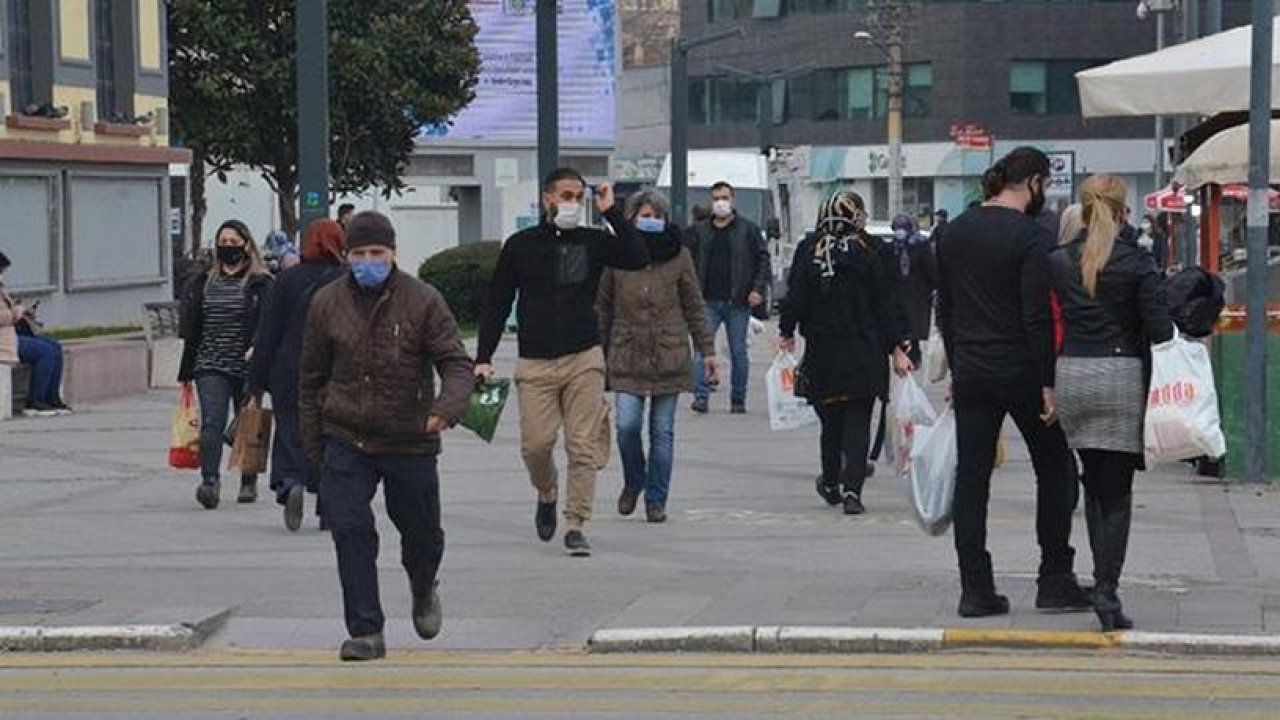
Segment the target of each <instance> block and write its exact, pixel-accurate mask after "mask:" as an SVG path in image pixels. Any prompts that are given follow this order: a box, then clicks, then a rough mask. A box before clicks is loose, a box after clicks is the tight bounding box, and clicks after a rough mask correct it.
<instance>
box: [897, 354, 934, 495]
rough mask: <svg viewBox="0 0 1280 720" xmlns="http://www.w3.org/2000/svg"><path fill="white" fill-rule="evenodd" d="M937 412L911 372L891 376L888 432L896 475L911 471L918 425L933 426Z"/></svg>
mask: <svg viewBox="0 0 1280 720" xmlns="http://www.w3.org/2000/svg"><path fill="white" fill-rule="evenodd" d="M937 417H938V414H937V413H936V412H935V411H934V409H933V404H932V403H930V402H929V398H928V397H927V396H925V394H924V390H923V389H922V388H921V387H920V384H919V383H917V382H916V380H915V378H914V377H912V376H911V375H907V376H906V377H901V378H900V377H898V376H897V375H894V376H893V379H892V380H891V381H890V390H889V420H890V426H889V433H890V437H891V439H892V441H891V442H890V447H892V448H893V453H892V454H891V455H890V457H892V458H893V467H894V470H896V471H897V473H898V474H899V475H904V476H905V475H906V474H907V473H908V472H910V470H911V448H912V446H913V444H914V443H915V438H916V434H917V431H918V429H919V428H920V427H923V426H928V425H932V424H933V422H934V420H936V419H937Z"/></svg>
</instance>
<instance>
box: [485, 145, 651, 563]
mask: <svg viewBox="0 0 1280 720" xmlns="http://www.w3.org/2000/svg"><path fill="white" fill-rule="evenodd" d="M586 189H587V183H586V181H585V180H583V178H582V176H581V175H580V174H578V172H577V171H575V170H572V169H568V168H562V169H559V170H555V171H553V172H552V173H551V174H550V175H548V176H547V178H546V179H545V180H544V181H543V183H542V204H543V208H544V211H545V212H544V220H543V222H542V224H540V225H538V226H537V227H533V228H529V229H527V230H522V231H521V232H518V233H516V234H515V235H512V236H511V237H510V238H508V239H507V242H506V244H505V245H503V247H502V254H501V255H500V256H499V257H498V265H497V267H496V268H495V269H494V273H493V280H492V282H491V283H490V285H489V297H488V300H487V302H486V303H485V310H484V313H483V315H482V318H481V323H480V343H479V348H478V351H477V353H476V375H477V376H478V377H481V378H488V377H489V376H491V375H492V374H493V366H492V362H493V353H494V351H495V350H497V348H498V341H499V340H500V339H501V338H502V330H503V328H504V327H505V325H506V322H507V317H508V315H509V314H510V312H511V304H512V303H513V302H515V299H516V294H517V292H518V293H519V298H520V300H519V303H518V304H517V307H516V319H517V321H518V325H519V342H520V361H519V363H518V364H517V365H516V375H515V379H516V387H517V388H518V390H519V394H520V453H521V455H522V456H523V458H524V463H525V467H527V468H528V470H529V479H530V480H531V481H532V483H533V486H534V487H535V488H536V489H537V491H538V507H537V512H536V514H535V517H534V523H535V526H536V528H537V531H538V537H539V538H541V539H542V540H543V541H544V542H547V541H550V540H551V538H553V537H555V534H556V504H557V501H558V498H559V484H558V481H557V471H556V464H555V458H554V456H553V454H552V453H553V451H554V450H555V446H556V438H557V436H558V435H559V434H560V428H561V426H563V427H564V436H565V449H566V450H567V451H568V455H569V468H568V475H569V482H568V485H569V487H568V501H567V503H566V504H565V510H564V518H565V524H566V526H567V528H566V532H565V536H564V544H565V549H566V550H567V551H568V552H569V554H570V555H574V556H579V557H585V556H587V555H590V554H591V546H590V545H589V544H588V543H587V539H586V536H585V535H583V533H582V527H583V525H584V524H585V523H586V522H587V520H588V519H590V516H591V505H592V503H593V501H594V499H595V489H596V473H598V472H599V470H600V464H599V457H598V452H599V450H600V447H599V438H600V431H601V422H603V421H604V418H605V413H606V412H607V406H606V405H605V399H604V368H605V366H604V352H603V351H602V349H601V338H600V327H599V324H598V320H597V317H596V312H595V303H596V293H597V289H598V287H599V284H600V274H601V272H602V271H603V270H604V268H605V267H616V268H620V269H623V270H639V269H641V268H643V267H645V266H646V265H648V263H649V252H648V250H647V249H646V247H645V244H644V241H643V239H641V238H640V237H639V236H638V235H637V234H636V233H635V232H633V230H632V228H631V226H630V224H629V223H628V222H627V221H626V219H625V218H624V217H623V215H622V210H621V209H620V208H619V207H617V205H616V204H615V203H614V197H613V188H612V186H611V185H610V184H609V183H602V184H601V185H600V186H598V187H597V188H596V193H595V202H596V208H597V209H598V210H599V211H600V213H601V214H602V215H604V219H605V220H606V221H608V223H609V225H610V226H611V227H612V228H613V231H614V232H615V233H617V234H616V236H615V235H612V234H610V233H608V232H605V231H604V230H600V229H597V228H590V227H583V226H582V218H583V214H584V208H583V207H582V203H583V200H584V199H585V197H586Z"/></svg>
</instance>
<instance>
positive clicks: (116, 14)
mask: <svg viewBox="0 0 1280 720" xmlns="http://www.w3.org/2000/svg"><path fill="white" fill-rule="evenodd" d="M93 50H94V59H95V64H96V66H97V74H98V79H97V83H98V88H97V89H98V98H97V99H98V119H99V120H102V121H106V122H132V121H133V88H134V77H133V70H134V68H133V65H134V58H133V6H132V4H131V2H130V1H129V0H94V3H93Z"/></svg>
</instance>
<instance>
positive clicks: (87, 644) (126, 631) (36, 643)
mask: <svg viewBox="0 0 1280 720" xmlns="http://www.w3.org/2000/svg"><path fill="white" fill-rule="evenodd" d="M233 612H235V608H227V609H226V610H223V611H222V612H219V613H217V614H214V615H210V616H209V617H206V618H204V619H201V620H197V621H195V622H184V623H179V624H176V625H75V626H68V627H48V626H40V625H25V626H10V627H0V652H31V653H35V652H74V651H90V650H149V651H153V652H186V651H189V650H194V649H196V648H198V647H200V646H201V645H203V644H204V642H205V641H206V640H208V639H209V638H210V637H211V636H212V635H213V634H214V633H216V632H217V631H218V630H221V629H222V626H223V625H225V624H226V622H227V619H228V618H230V617H231V614H232V613H233Z"/></svg>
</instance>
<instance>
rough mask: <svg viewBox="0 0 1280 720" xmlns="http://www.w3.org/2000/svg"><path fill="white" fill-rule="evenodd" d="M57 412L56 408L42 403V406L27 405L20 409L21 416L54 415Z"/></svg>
mask: <svg viewBox="0 0 1280 720" xmlns="http://www.w3.org/2000/svg"><path fill="white" fill-rule="evenodd" d="M57 414H58V411H57V410H54V409H53V408H51V407H49V406H47V405H43V406H32V405H28V406H27V407H25V408H23V410H22V416H23V417H29V418H38V417H54V416H55V415H57Z"/></svg>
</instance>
